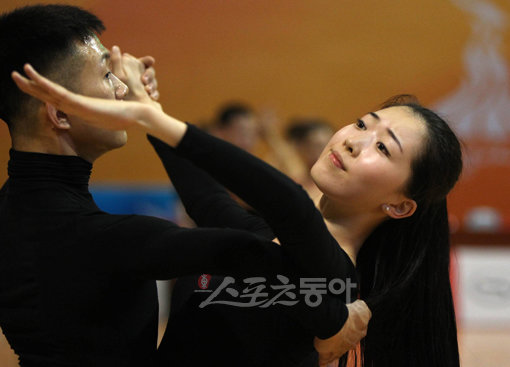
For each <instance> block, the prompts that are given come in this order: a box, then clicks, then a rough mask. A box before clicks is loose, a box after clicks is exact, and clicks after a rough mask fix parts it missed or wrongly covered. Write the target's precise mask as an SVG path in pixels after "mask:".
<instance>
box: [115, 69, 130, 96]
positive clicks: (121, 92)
mask: <svg viewBox="0 0 510 367" xmlns="http://www.w3.org/2000/svg"><path fill="white" fill-rule="evenodd" d="M112 75H113V74H112ZM113 88H114V90H115V99H123V98H124V97H125V96H126V95H127V94H128V93H129V87H128V86H127V85H126V84H124V83H123V82H122V81H121V80H120V79H119V78H117V77H116V76H115V75H113Z"/></svg>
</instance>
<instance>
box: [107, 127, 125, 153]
mask: <svg viewBox="0 0 510 367" xmlns="http://www.w3.org/2000/svg"><path fill="white" fill-rule="evenodd" d="M127 140H128V135H127V132H126V130H122V131H116V133H115V138H114V139H112V144H111V147H110V149H118V148H122V147H123V146H124V145H126V143H127Z"/></svg>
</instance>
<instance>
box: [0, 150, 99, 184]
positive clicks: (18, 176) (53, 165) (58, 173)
mask: <svg viewBox="0 0 510 367" xmlns="http://www.w3.org/2000/svg"><path fill="white" fill-rule="evenodd" d="M9 155H10V160H9V164H8V173H9V178H10V180H15V181H25V182H36V181H37V182H41V181H42V182H61V183H65V184H69V185H73V186H77V187H82V188H88V183H89V178H90V173H91V171H92V164H91V163H89V162H87V161H86V160H84V159H83V158H81V157H78V156H68V155H57V154H45V153H33V152H20V151H17V150H14V149H11V150H10V151H9Z"/></svg>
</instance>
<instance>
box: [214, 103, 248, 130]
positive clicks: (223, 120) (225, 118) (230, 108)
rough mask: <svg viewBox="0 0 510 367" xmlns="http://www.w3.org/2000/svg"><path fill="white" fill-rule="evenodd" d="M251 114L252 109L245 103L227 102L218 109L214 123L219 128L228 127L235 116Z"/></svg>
mask: <svg viewBox="0 0 510 367" xmlns="http://www.w3.org/2000/svg"><path fill="white" fill-rule="evenodd" d="M252 114H253V110H252V109H251V108H250V107H249V106H247V105H246V104H243V103H240V102H232V103H228V104H225V105H223V106H222V107H221V108H220V110H219V111H218V114H217V117H216V121H215V125H216V126H218V127H220V128H222V127H228V126H230V125H231V124H232V122H233V121H234V120H235V119H236V118H238V117H240V116H249V115H252Z"/></svg>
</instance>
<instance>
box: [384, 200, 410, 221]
mask: <svg viewBox="0 0 510 367" xmlns="http://www.w3.org/2000/svg"><path fill="white" fill-rule="evenodd" d="M417 208H418V204H416V201H414V200H411V199H404V200H403V201H402V202H400V203H399V204H384V205H383V206H382V209H383V212H384V213H385V214H386V215H387V216H389V217H391V218H393V219H402V218H407V217H410V216H411V215H413V214H414V212H415V211H416V209H417Z"/></svg>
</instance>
